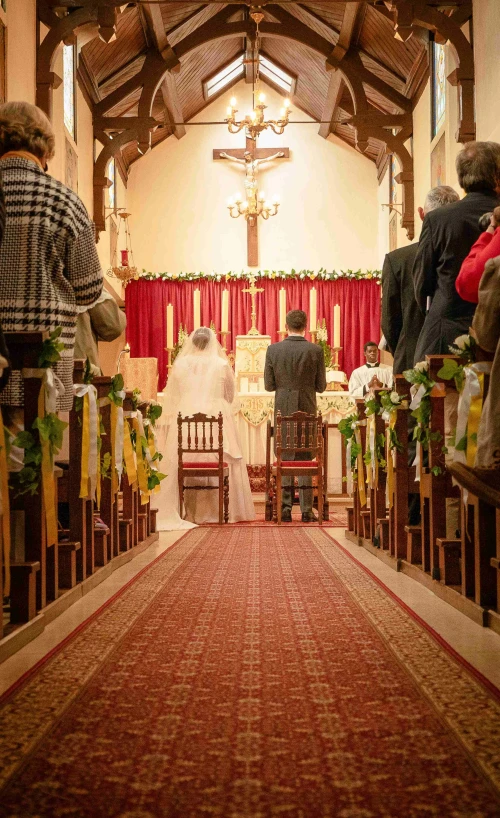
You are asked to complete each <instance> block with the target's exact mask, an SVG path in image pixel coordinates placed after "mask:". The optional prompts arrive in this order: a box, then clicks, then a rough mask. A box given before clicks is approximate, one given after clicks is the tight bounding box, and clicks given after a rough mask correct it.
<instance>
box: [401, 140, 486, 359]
mask: <svg viewBox="0 0 500 818" xmlns="http://www.w3.org/2000/svg"><path fill="white" fill-rule="evenodd" d="M456 168H457V174H458V181H459V183H460V187H462V188H463V189H464V190H465V192H466V196H465V198H463V199H461V200H460V201H459V202H455V203H454V204H450V205H447V207H443V208H439V209H438V210H434V211H431V212H430V213H428V214H427V215H426V217H425V219H424V223H423V226H422V233H421V235H420V240H419V243H418V250H417V255H416V258H415V264H414V268H413V280H414V285H415V298H416V300H417V303H418V304H419V306H420V309H421V311H422V312H423V313H425V311H426V307H427V299H428V298H431V299H432V301H431V306H430V309H429V311H428V313H427V315H426V316H425V321H424V325H423V327H422V331H421V333H420V337H419V339H418V343H417V347H416V350H415V356H414V362H415V363H417V362H418V361H422V360H423V359H424V358H425V356H426V355H430V354H432V353H434V354H438V355H439V354H443V353H444V354H446V353H448V351H449V350H448V347H449V345H450V344H452V343H453V341H454V340H455V338H456V337H457V336H458V335H463V334H464V333H467V332H468V331H469V326H470V324H471V322H472V316H473V315H474V310H475V304H470V303H468V302H467V301H464V300H463V299H462V298H460V296H459V295H458V293H457V291H456V289H455V279H456V278H457V276H458V273H459V271H460V267H461V265H462V262H463V260H464V259H465V258H466V256H467V255H468V253H469V251H470V249H471V247H472V245H473V244H474V242H475V241H477V239H478V238H479V234H480V232H481V228H480V227H479V218H480V217H481V216H482V215H483V214H484V213H487V212H491V211H492V210H494V209H495V207H497V205H499V204H500V196H499V193H500V145H499V144H498V143H496V142H469V143H468V144H467V145H465V146H464V148H463V149H462V150H461V151H460V153H459V154H458V156H457V160H456Z"/></svg>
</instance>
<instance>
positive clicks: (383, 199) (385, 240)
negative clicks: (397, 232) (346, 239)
mask: <svg viewBox="0 0 500 818" xmlns="http://www.w3.org/2000/svg"><path fill="white" fill-rule="evenodd" d="M388 202H389V170H388V169H387V170H386V172H385V173H384V178H383V179H382V180H381V182H380V185H379V186H378V191H377V206H378V247H377V267H378V268H379V269H380V270H381V269H382V264H383V263H384V258H385V255H386V253H388V252H389V219H390V215H391V211H390V210H389V208H388V207H384V208H382V205H386V204H387V203H388Z"/></svg>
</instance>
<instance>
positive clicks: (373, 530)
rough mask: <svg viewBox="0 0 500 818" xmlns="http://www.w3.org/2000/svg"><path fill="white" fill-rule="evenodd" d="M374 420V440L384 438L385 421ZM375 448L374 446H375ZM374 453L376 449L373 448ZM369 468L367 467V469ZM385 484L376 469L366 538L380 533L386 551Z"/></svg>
mask: <svg viewBox="0 0 500 818" xmlns="http://www.w3.org/2000/svg"><path fill="white" fill-rule="evenodd" d="M381 391H382V390H380V389H376V390H375V392H374V395H375V398H376V399H377V400H379V393H380V392H381ZM374 418H375V439H377V437H378V435H383V436H384V437H385V421H384V420H383V418H382V416H381V415H379V414H376V415H374ZM365 446H366V449H365V451H366V450H368V449H369V441H368V432H367V437H366V439H365ZM375 447H376V444H375ZM375 451H376V448H375ZM368 468H369V467H368V466H367V469H368ZM386 482H387V472H386V471H385V470H384V469H381V468H379V469H378V484H377V486H372V487H371V488H370V490H369V505H370V518H369V519H370V528H369V535H368V538H369V539H370V540H371V541H372V543H374V542H375V539H376V537H377V536H378V535H377V532H378V531H380V547H381V548H382V549H386V550H388V548H389V536H388V535H389V519H388V516H387V503H386Z"/></svg>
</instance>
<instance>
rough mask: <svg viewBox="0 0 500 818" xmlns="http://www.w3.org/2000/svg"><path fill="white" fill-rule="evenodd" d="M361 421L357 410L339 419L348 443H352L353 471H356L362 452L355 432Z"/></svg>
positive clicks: (341, 430) (340, 429) (341, 429)
mask: <svg viewBox="0 0 500 818" xmlns="http://www.w3.org/2000/svg"><path fill="white" fill-rule="evenodd" d="M358 422H359V415H358V414H357V413H356V412H355V413H354V414H352V415H348V417H346V418H342V420H340V421H339V425H338V430H339V432H340V434H341V435H343V437H345V441H346V443H349V442H350V443H351V449H350V454H351V461H350V462H351V470H352V471H353V472H355V471H356V468H357V462H358V455H359V454H360V452H361V446H360V445H359V444H358V443H356V439H355V434H356V428H357V425H358Z"/></svg>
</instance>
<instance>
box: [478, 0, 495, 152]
mask: <svg viewBox="0 0 500 818" xmlns="http://www.w3.org/2000/svg"><path fill="white" fill-rule="evenodd" d="M473 10H474V61H475V68H476V124H477V138H478V139H481V140H490V139H491V140H492V141H495V142H500V116H499V110H498V109H499V98H500V97H499V88H500V57H499V55H500V3H499V2H498V0H473Z"/></svg>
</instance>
